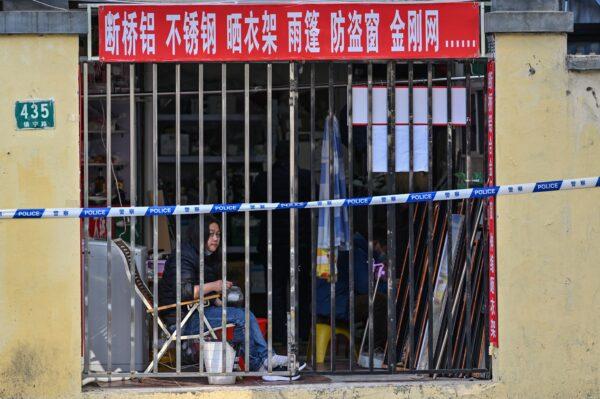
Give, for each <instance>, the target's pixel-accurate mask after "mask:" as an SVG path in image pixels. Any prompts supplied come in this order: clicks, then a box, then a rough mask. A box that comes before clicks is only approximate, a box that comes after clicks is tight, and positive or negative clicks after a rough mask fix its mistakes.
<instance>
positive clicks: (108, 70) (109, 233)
mask: <svg viewBox="0 0 600 399" xmlns="http://www.w3.org/2000/svg"><path fill="white" fill-rule="evenodd" d="M111 87H112V80H111V64H106V92H107V95H106V206H107V207H111V206H112V184H111V183H112V148H111V147H112V126H111V124H112V119H111V113H112V101H111V94H110V92H111V91H112V90H111ZM111 279H112V219H107V220H106V305H107V312H108V313H107V318H106V346H107V358H106V363H107V366H106V368H107V372H108V373H109V374H110V373H111V372H112V334H113V333H112V280H111ZM109 381H110V377H109Z"/></svg>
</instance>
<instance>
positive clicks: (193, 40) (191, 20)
mask: <svg viewBox="0 0 600 399" xmlns="http://www.w3.org/2000/svg"><path fill="white" fill-rule="evenodd" d="M199 34H200V32H199V31H198V12H197V11H194V12H190V13H188V12H187V11H186V13H185V16H184V18H183V40H184V41H185V52H186V54H194V55H196V54H198V35H199Z"/></svg>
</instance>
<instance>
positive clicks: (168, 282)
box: [158, 215, 305, 381]
mask: <svg viewBox="0 0 600 399" xmlns="http://www.w3.org/2000/svg"><path fill="white" fill-rule="evenodd" d="M199 230H200V229H199V224H198V219H197V218H195V221H194V223H192V224H191V225H190V227H189V228H188V229H187V232H186V235H185V237H184V239H183V240H182V243H181V301H182V302H183V301H187V300H191V299H198V297H199V290H200V286H199V267H200V254H199V248H200V244H199V243H200V237H199ZM220 243H221V227H220V225H219V222H218V221H217V220H216V219H215V218H214V217H212V216H210V215H206V216H205V217H204V254H203V256H204V295H208V294H210V293H217V292H221V290H222V284H223V282H222V280H221V267H222V265H221V251H219V245H220ZM231 285H232V284H231V282H230V281H227V282H226V286H227V288H230V287H231ZM158 289H159V296H158V297H159V304H160V305H168V304H174V303H175V302H176V298H177V297H176V295H177V294H176V293H177V282H176V260H175V253H173V254H171V256H170V257H169V259H168V260H167V262H166V264H165V270H164V273H163V277H162V279H161V280H160V282H159V285H158ZM221 309H222V307H221V303H220V301H217V300H215V301H213V302H212V303H211V305H210V306H207V307H205V308H204V315H205V316H206V319H207V320H208V322H209V323H210V325H211V326H212V327H213V328H218V327H220V326H221ZM175 312H176V310H175V309H174V308H173V309H168V310H165V311H163V313H161V317H163V318H164V320H165V321H166V323H167V325H168V326H170V328H172V329H174V326H175V324H176V313H175ZM227 323H231V324H234V325H235V327H234V336H233V341H232V342H233V343H234V344H242V343H243V342H244V330H245V315H244V309H241V308H235V307H229V306H228V307H227ZM249 328H250V342H249V344H250V348H249V350H250V353H249V357H250V370H251V371H266V370H267V343H266V342H265V339H264V338H263V336H262V333H261V331H260V328H259V327H258V323H257V322H256V318H255V317H254V314H252V313H250V325H249ZM199 331H200V319H199V315H198V313H197V312H194V314H193V316H191V318H190V319H189V320H188V321H187V323H186V324H185V326H184V327H183V329H182V334H183V335H194V334H198V333H199ZM240 350H241V351H243V345H242V347H241V349H240ZM287 365H288V357H287V356H280V355H276V354H274V355H273V357H272V366H273V371H286V370H287ZM304 366H305V365H302V366H301V367H299V368H298V369H299V370H301V369H302V368H304ZM299 377H300V376H299V375H295V376H293V377H292V379H293V380H296V379H298V378H299ZM263 379H265V380H268V381H274V380H288V379H289V377H281V376H273V375H269V376H263Z"/></svg>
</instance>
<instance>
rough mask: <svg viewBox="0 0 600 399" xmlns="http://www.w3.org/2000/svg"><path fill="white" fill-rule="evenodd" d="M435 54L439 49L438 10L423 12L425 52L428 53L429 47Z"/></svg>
mask: <svg viewBox="0 0 600 399" xmlns="http://www.w3.org/2000/svg"><path fill="white" fill-rule="evenodd" d="M430 45H431V46H432V47H433V49H434V50H435V51H436V52H437V51H438V50H439V48H440V31H439V20H438V10H426V11H425V50H426V51H429V46H430Z"/></svg>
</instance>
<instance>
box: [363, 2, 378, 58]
mask: <svg viewBox="0 0 600 399" xmlns="http://www.w3.org/2000/svg"><path fill="white" fill-rule="evenodd" d="M365 24H366V25H367V53H377V52H378V51H379V14H378V13H376V12H373V10H371V12H368V13H366V14H365Z"/></svg>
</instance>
